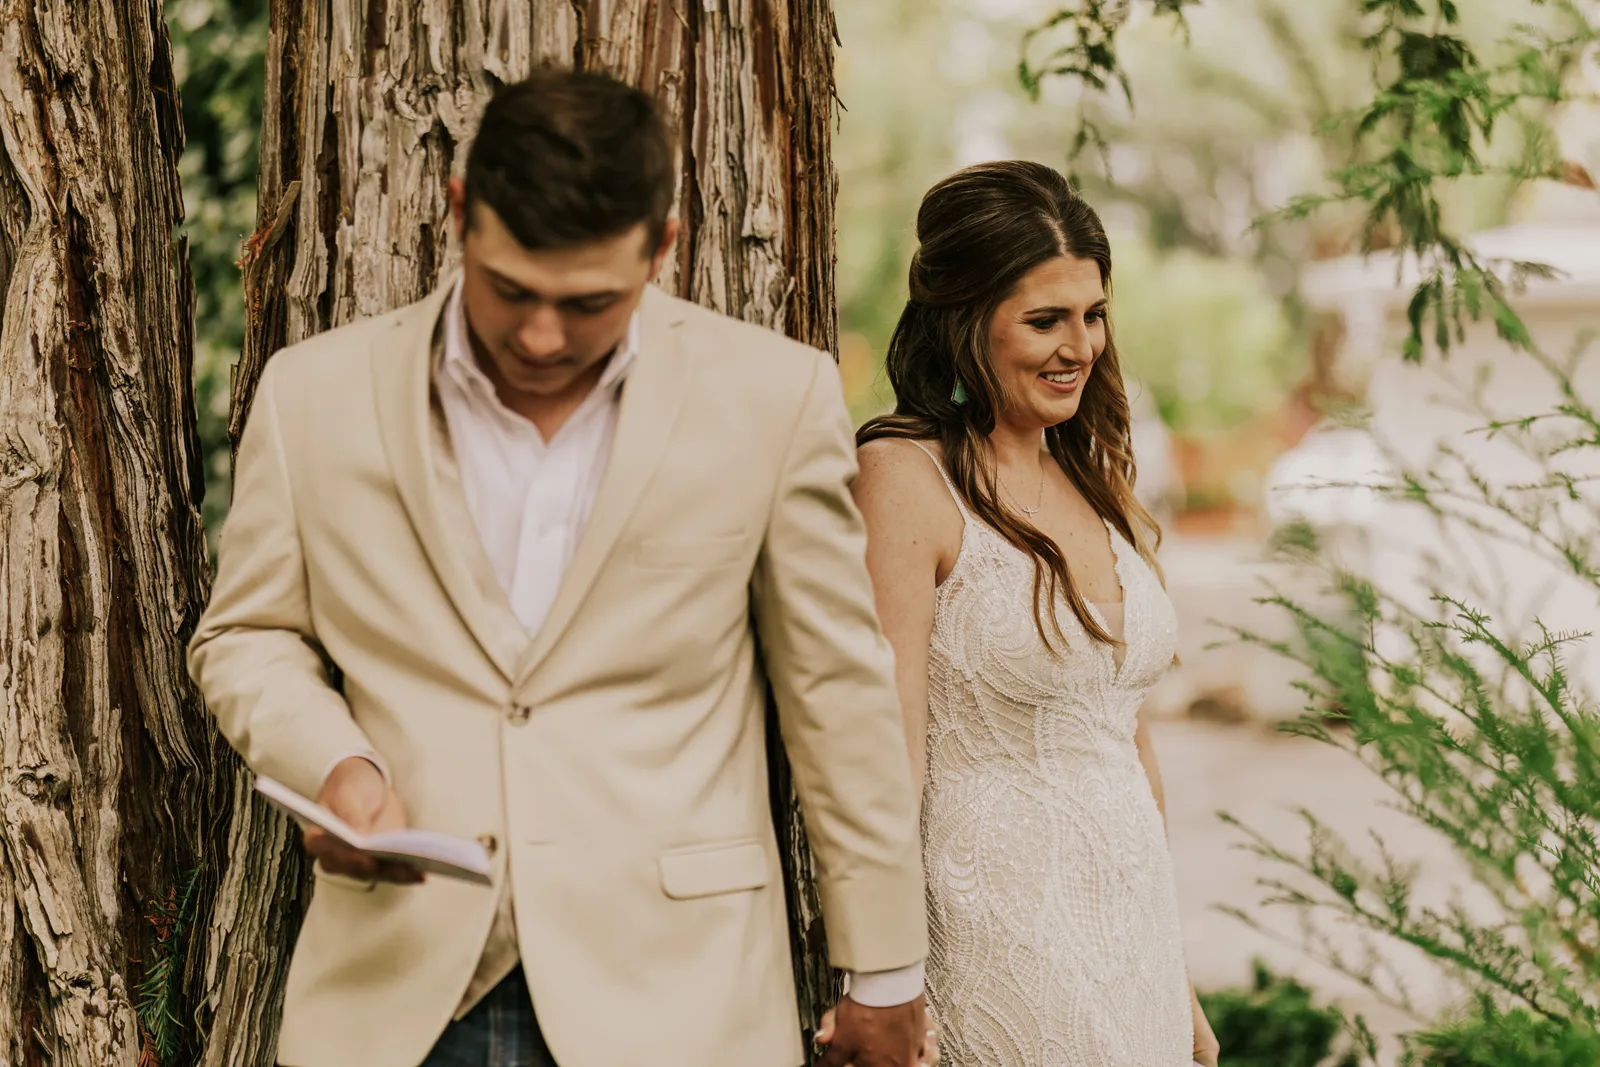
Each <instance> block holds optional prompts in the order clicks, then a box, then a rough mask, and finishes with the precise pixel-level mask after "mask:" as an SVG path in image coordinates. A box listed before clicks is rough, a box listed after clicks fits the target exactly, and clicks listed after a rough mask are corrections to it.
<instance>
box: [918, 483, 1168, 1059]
mask: <svg viewBox="0 0 1600 1067" xmlns="http://www.w3.org/2000/svg"><path fill="white" fill-rule="evenodd" d="M940 473H941V474H943V470H942V468H941V472H940ZM946 484H947V485H948V484H949V481H948V479H946ZM951 492H952V495H955V496H956V498H957V499H956V504H957V507H960V508H961V510H962V517H963V519H964V520H965V531H964V534H963V537H962V545H961V553H960V555H959V557H958V558H957V560H956V564H955V567H954V568H953V569H952V570H951V572H950V574H949V576H948V577H947V578H946V579H945V581H944V582H943V583H942V584H941V585H940V587H939V590H938V597H937V609H936V615H935V619H934V627H933V640H932V645H931V648H930V655H929V668H928V683H929V687H928V741H927V744H928V776H927V781H926V783H925V786H924V794H923V808H922V838H923V856H924V865H925V867H926V872H927V883H928V917H929V923H930V933H931V936H932V952H931V954H930V956H929V960H928V994H929V1004H930V1010H931V1012H932V1014H933V1015H934V1017H935V1018H936V1019H937V1020H938V1023H939V1025H940V1028H941V1031H942V1032H941V1034H940V1039H939V1045H940V1053H941V1056H942V1060H943V1063H944V1064H945V1065H948V1067H1188V1065H1189V1064H1190V1062H1191V1059H1192V1057H1191V1052H1192V1051H1193V1048H1194V1043H1193V1029H1192V1020H1191V1016H1190V1002H1189V986H1188V979H1187V977H1186V973H1185V967H1184V956H1183V944H1182V940H1181V938H1180V934H1179V929H1178V907H1177V897H1176V889H1175V886H1174V883H1173V875H1172V860H1171V856H1170V854H1169V852H1168V849H1167V839H1166V834H1165V831H1164V829H1163V827H1162V821H1161V814H1160V812H1159V810H1158V809H1157V808H1156V803H1155V797H1154V795H1153V794H1152V792H1151V789H1150V783H1149V779H1148V778H1146V777H1145V772H1144V768H1143V767H1142V765H1141V764H1140V763H1139V755H1138V751H1137V749H1136V748H1135V746H1134V729H1135V726H1136V723H1137V715H1138V711H1139V707H1140V704H1141V703H1142V702H1143V700H1144V696H1145V693H1146V692H1147V691H1148V690H1149V688H1150V687H1151V686H1152V685H1153V684H1154V683H1155V682H1156V681H1157V680H1158V679H1159V678H1160V677H1161V674H1162V672H1163V671H1164V670H1165V669H1166V668H1167V666H1168V665H1169V664H1170V663H1171V661H1172V656H1173V651H1174V638H1175V634H1176V629H1177V625H1176V618H1175V616H1174V613H1173V609H1172V603H1171V601H1169V600H1168V599H1167V595H1166V592H1165V591H1164V590H1163V589H1162V587H1161V584H1160V581H1159V580H1158V579H1157V577H1156V575H1155V572H1154V571H1153V570H1152V569H1151V568H1150V567H1149V566H1148V565H1147V564H1146V563H1145V562H1144V561H1143V560H1142V559H1141V558H1140V556H1139V554H1138V552H1137V551H1135V550H1134V548H1133V547H1132V546H1131V545H1130V544H1128V543H1127V542H1126V541H1125V540H1124V539H1123V538H1122V537H1121V536H1120V535H1119V534H1117V533H1115V532H1114V531H1113V532H1112V533H1111V543H1112V548H1113V551H1114V553H1115V556H1116V561H1117V577H1118V580H1119V582H1120V584H1121V586H1122V590H1123V605H1122V606H1123V609H1124V610H1123V613H1122V614H1123V623H1124V633H1125V651H1124V654H1123V656H1122V657H1121V658H1122V662H1121V664H1120V665H1119V664H1118V662H1117V658H1118V657H1117V656H1116V655H1115V653H1114V650H1113V649H1112V648H1111V647H1109V646H1107V645H1104V644H1101V643H1099V642H1095V641H1092V640H1091V639H1090V638H1089V636H1088V634H1087V633H1086V632H1085V631H1084V630H1083V628H1082V627H1081V626H1080V625H1079V624H1078V622H1077V620H1076V618H1075V617H1074V616H1073V614H1072V611H1071V609H1070V608H1068V607H1067V606H1066V605H1065V603H1064V602H1063V603H1061V604H1060V605H1059V607H1058V612H1057V614H1058V617H1059V619H1060V621H1061V627H1062V629H1063V631H1064V632H1065V634H1066V637H1067V641H1068V645H1069V647H1068V649H1067V651H1066V652H1065V653H1064V654H1057V653H1054V652H1052V651H1051V650H1050V649H1049V648H1048V647H1047V646H1046V645H1045V644H1044V642H1043V641H1042V640H1041V639H1040V637H1039V633H1038V631H1037V630H1036V628H1035V626H1034V615H1033V562H1032V560H1031V559H1030V558H1029V557H1028V556H1027V555H1025V554H1024V553H1022V552H1020V551H1018V550H1017V549H1016V548H1014V547H1013V546H1011V545H1010V544H1009V543H1007V542H1006V541H1005V540H1004V539H1003V538H1001V537H1000V535H999V534H997V533H996V532H995V531H993V530H992V529H990V528H989V527H987V526H985V525H983V524H982V523H980V522H978V521H976V520H975V519H974V518H973V517H972V516H971V514H970V513H969V512H968V511H967V510H966V508H965V506H964V505H963V504H962V502H961V500H960V497H959V494H956V493H955V491H954V489H953V488H952V490H951ZM1096 610H1098V609H1096ZM1108 614H1109V613H1108Z"/></svg>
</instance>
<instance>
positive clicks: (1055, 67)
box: [1017, 0, 1200, 183]
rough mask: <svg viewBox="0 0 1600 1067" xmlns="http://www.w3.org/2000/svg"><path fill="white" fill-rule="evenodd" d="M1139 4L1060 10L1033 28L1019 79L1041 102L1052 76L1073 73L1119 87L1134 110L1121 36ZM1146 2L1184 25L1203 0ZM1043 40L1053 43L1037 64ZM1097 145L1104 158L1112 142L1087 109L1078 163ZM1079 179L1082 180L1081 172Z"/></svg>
mask: <svg viewBox="0 0 1600 1067" xmlns="http://www.w3.org/2000/svg"><path fill="white" fill-rule="evenodd" d="M1133 2H1134V0H1079V2H1078V3H1077V4H1076V5H1075V6H1073V7H1070V8H1062V9H1060V10H1058V11H1056V12H1055V13H1054V14H1052V15H1050V16H1049V17H1048V18H1047V19H1045V21H1044V23H1043V24H1042V25H1040V26H1038V27H1036V28H1035V29H1032V30H1029V31H1028V33H1027V34H1026V35H1025V36H1024V37H1023V41H1022V58H1021V59H1020V60H1019V61H1018V63H1017V79H1018V80H1019V81H1020V82H1021V83H1022V87H1023V88H1024V89H1025V90H1026V91H1027V92H1028V95H1030V96H1031V97H1033V98H1034V99H1035V100H1037V99H1038V98H1039V95H1040V92H1041V90H1042V89H1043V87H1044V83H1045V81H1046V80H1047V79H1049V78H1056V77H1067V78H1072V79H1074V80H1077V81H1081V82H1082V83H1084V84H1085V85H1087V86H1089V87H1090V88H1092V89H1093V90H1095V91H1097V92H1102V93H1103V92H1107V91H1108V90H1110V89H1111V88H1112V87H1113V86H1114V87H1116V88H1117V89H1119V90H1120V91H1121V94H1122V97H1123V99H1124V100H1126V101H1127V103H1128V106H1129V107H1130V108H1132V107H1133V86H1132V85H1131V84H1130V82H1129V80H1128V72H1127V71H1126V70H1124V69H1123V66H1122V61H1121V58H1120V57H1119V55H1118V52H1117V34H1118V33H1119V32H1120V31H1121V29H1122V27H1123V25H1124V24H1125V23H1126V21H1127V19H1128V15H1129V14H1130V11H1131V4H1132V3H1133ZM1141 2H1149V3H1150V4H1151V6H1152V8H1153V9H1154V10H1155V12H1156V13H1157V14H1159V15H1165V16H1168V17H1170V18H1172V19H1174V20H1176V21H1177V22H1178V24H1179V25H1180V26H1181V25H1184V9H1185V8H1186V7H1192V6H1194V5H1196V4H1198V3H1199V2H1200V0H1141ZM1041 39H1042V40H1046V41H1049V42H1051V43H1050V44H1049V46H1048V49H1047V50H1046V51H1045V53H1044V55H1043V57H1042V58H1041V59H1039V60H1038V61H1037V62H1035V61H1034V60H1031V59H1030V58H1029V55H1030V54H1031V53H1032V52H1033V51H1035V44H1036V42H1038V41H1039V40H1041ZM1091 145H1093V146H1094V147H1096V148H1098V149H1100V150H1101V156H1102V158H1104V156H1105V151H1104V150H1105V148H1106V141H1105V138H1104V136H1103V135H1102V133H1101V130H1100V127H1099V125H1098V124H1097V123H1095V122H1094V121H1093V120H1092V119H1091V118H1090V117H1089V114H1088V112H1087V111H1085V110H1082V109H1080V111H1079V120H1078V129H1077V132H1076V134H1075V135H1074V136H1073V140H1072V152H1071V157H1070V158H1071V159H1072V161H1073V162H1074V163H1076V162H1077V160H1078V159H1079V158H1080V157H1081V156H1082V155H1083V152H1084V150H1085V149H1087V148H1088V147H1090V146H1091ZM1073 179H1074V182H1075V183H1076V181H1077V175H1076V174H1074V175H1073Z"/></svg>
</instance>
